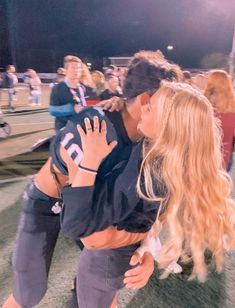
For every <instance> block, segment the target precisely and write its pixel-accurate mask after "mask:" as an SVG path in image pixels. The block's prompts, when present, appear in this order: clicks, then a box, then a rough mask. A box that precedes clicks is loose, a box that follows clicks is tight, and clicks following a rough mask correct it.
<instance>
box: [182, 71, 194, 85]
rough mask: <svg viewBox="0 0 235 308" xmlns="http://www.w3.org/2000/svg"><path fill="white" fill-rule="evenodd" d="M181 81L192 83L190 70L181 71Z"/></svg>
mask: <svg viewBox="0 0 235 308" xmlns="http://www.w3.org/2000/svg"><path fill="white" fill-rule="evenodd" d="M183 82H184V83H188V84H191V83H192V78H191V73H190V71H183Z"/></svg>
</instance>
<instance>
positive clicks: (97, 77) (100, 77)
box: [91, 71, 105, 96]
mask: <svg viewBox="0 0 235 308" xmlns="http://www.w3.org/2000/svg"><path fill="white" fill-rule="evenodd" d="M91 77H92V81H93V84H94V86H95V89H96V95H97V96H99V95H100V94H101V93H102V92H103V91H104V90H105V80H104V74H103V73H102V72H100V71H92V72H91Z"/></svg>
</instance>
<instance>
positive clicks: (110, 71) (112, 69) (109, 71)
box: [104, 64, 118, 77]
mask: <svg viewBox="0 0 235 308" xmlns="http://www.w3.org/2000/svg"><path fill="white" fill-rule="evenodd" d="M104 75H105V77H106V76H108V75H115V76H118V67H117V66H116V65H113V64H110V65H109V66H108V67H106V69H105V71H104Z"/></svg>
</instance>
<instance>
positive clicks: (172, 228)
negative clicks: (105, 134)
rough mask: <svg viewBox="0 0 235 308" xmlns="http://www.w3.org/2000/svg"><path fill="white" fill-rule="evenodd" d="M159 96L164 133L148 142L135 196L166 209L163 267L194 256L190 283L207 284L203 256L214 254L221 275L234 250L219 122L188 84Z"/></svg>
mask: <svg viewBox="0 0 235 308" xmlns="http://www.w3.org/2000/svg"><path fill="white" fill-rule="evenodd" d="M157 93H158V99H157V101H156V102H157V104H158V105H159V106H160V107H159V109H158V112H160V115H162V117H161V118H162V123H161V129H160V132H159V135H158V138H157V139H156V140H154V141H151V142H150V141H145V142H144V145H143V152H144V159H143V162H142V165H141V171H140V175H139V178H138V183H137V191H138V193H139V195H140V196H141V197H142V198H144V199H147V200H149V201H156V200H160V201H161V204H162V205H163V206H164V211H163V213H161V215H160V221H161V223H162V226H163V227H164V229H166V230H167V231H168V232H167V234H168V238H167V240H166V242H165V243H164V245H163V247H162V249H161V252H160V255H159V266H160V268H166V267H167V266H168V265H169V264H170V263H171V262H172V261H177V260H178V258H180V257H181V258H182V260H186V257H187V256H188V255H190V256H192V260H193V263H194V267H193V272H192V275H191V277H190V278H194V277H197V278H198V279H199V280H200V281H204V280H205V279H206V275H207V267H206V265H205V257H204V253H205V251H206V250H207V249H208V250H210V251H211V252H212V253H213V257H214V259H215V264H216V267H217V270H221V269H222V265H223V258H224V250H225V249H230V248H231V247H235V229H234V222H235V202H234V201H233V200H232V199H230V197H229V196H230V192H231V188H232V182H231V179H230V177H229V175H228V174H227V173H226V172H224V171H223V168H222V154H221V151H220V148H221V132H220V128H219V123H218V120H217V119H216V118H215V117H214V115H213V108H212V106H211V104H210V102H209V101H208V100H207V98H206V97H205V96H204V95H202V94H201V93H200V92H199V91H197V90H195V89H193V88H192V87H191V86H189V85H186V84H179V83H178V84H177V83H164V84H163V86H162V87H161V88H160V90H158V91H157ZM155 95H156V94H155ZM152 99H153V100H154V96H153V98H152ZM142 175H143V176H144V181H143V180H142V179H143V178H142ZM142 182H143V183H142ZM157 183H162V184H164V185H163V186H165V190H166V195H165V197H164V198H160V197H159V196H158V195H157V194H156V191H155V187H156V184H157ZM158 185H160V184H158Z"/></svg>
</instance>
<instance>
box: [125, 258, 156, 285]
mask: <svg viewBox="0 0 235 308" xmlns="http://www.w3.org/2000/svg"><path fill="white" fill-rule="evenodd" d="M138 263H139V265H137V266H136V267H135V268H133V269H131V270H129V271H127V272H126V273H125V278H124V281H123V282H124V284H125V286H126V288H129V289H134V290H135V289H141V288H143V287H145V286H146V284H147V283H148V281H149V278H150V277H151V275H152V274H153V271H154V260H153V257H152V255H151V254H150V253H149V252H145V253H144V255H143V257H142V258H141V257H140V256H139V254H138V253H137V252H136V253H134V255H133V256H132V258H131V260H130V265H132V266H134V265H136V264H138Z"/></svg>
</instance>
